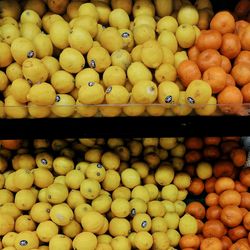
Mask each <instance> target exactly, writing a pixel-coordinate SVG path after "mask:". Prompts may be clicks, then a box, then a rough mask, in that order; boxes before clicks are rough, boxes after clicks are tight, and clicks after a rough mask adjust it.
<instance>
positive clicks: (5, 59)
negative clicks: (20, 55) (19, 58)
mask: <svg viewBox="0 0 250 250" xmlns="http://www.w3.org/2000/svg"><path fill="white" fill-rule="evenodd" d="M0 49H1V51H2V53H3V54H2V56H1V59H0V67H1V68H5V67H7V66H9V65H10V64H11V63H12V61H13V57H14V55H12V51H11V47H10V46H9V45H8V44H7V43H4V42H0ZM12 56H13V57H12Z"/></svg>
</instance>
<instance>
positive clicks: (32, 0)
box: [24, 0, 46, 17]
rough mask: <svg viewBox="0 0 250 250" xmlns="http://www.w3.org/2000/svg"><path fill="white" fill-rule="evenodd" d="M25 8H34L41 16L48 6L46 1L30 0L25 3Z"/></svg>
mask: <svg viewBox="0 0 250 250" xmlns="http://www.w3.org/2000/svg"><path fill="white" fill-rule="evenodd" d="M24 9H25V10H33V11H35V12H36V13H37V14H38V15H39V16H40V17H42V16H43V15H44V14H45V12H46V6H45V3H44V2H40V1H38V0H29V1H27V2H26V3H25V6H24Z"/></svg>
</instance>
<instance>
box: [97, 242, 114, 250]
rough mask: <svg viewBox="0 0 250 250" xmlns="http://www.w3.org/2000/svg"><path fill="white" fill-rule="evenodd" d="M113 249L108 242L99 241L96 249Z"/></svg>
mask: <svg viewBox="0 0 250 250" xmlns="http://www.w3.org/2000/svg"><path fill="white" fill-rule="evenodd" d="M112 249H113V248H112V247H111V245H110V244H108V243H98V244H97V247H96V250H112Z"/></svg>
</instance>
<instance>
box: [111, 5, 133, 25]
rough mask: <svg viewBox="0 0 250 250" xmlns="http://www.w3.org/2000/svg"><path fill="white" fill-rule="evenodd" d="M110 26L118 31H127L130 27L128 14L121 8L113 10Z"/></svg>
mask: <svg viewBox="0 0 250 250" xmlns="http://www.w3.org/2000/svg"><path fill="white" fill-rule="evenodd" d="M109 24H110V26H111V27H115V28H117V29H127V28H128V27H129V25H130V19H129V15H128V13H127V12H126V11H125V10H123V9H121V8H117V9H114V10H112V11H111V12H110V14H109Z"/></svg>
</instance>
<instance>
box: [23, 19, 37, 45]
mask: <svg viewBox="0 0 250 250" xmlns="http://www.w3.org/2000/svg"><path fill="white" fill-rule="evenodd" d="M40 33H41V30H40V28H39V27H38V26H37V25H36V24H34V23H21V24H20V35H21V37H24V38H27V39H29V40H30V41H32V40H33V39H34V38H35V37H36V36H37V35H38V34H40Z"/></svg>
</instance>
